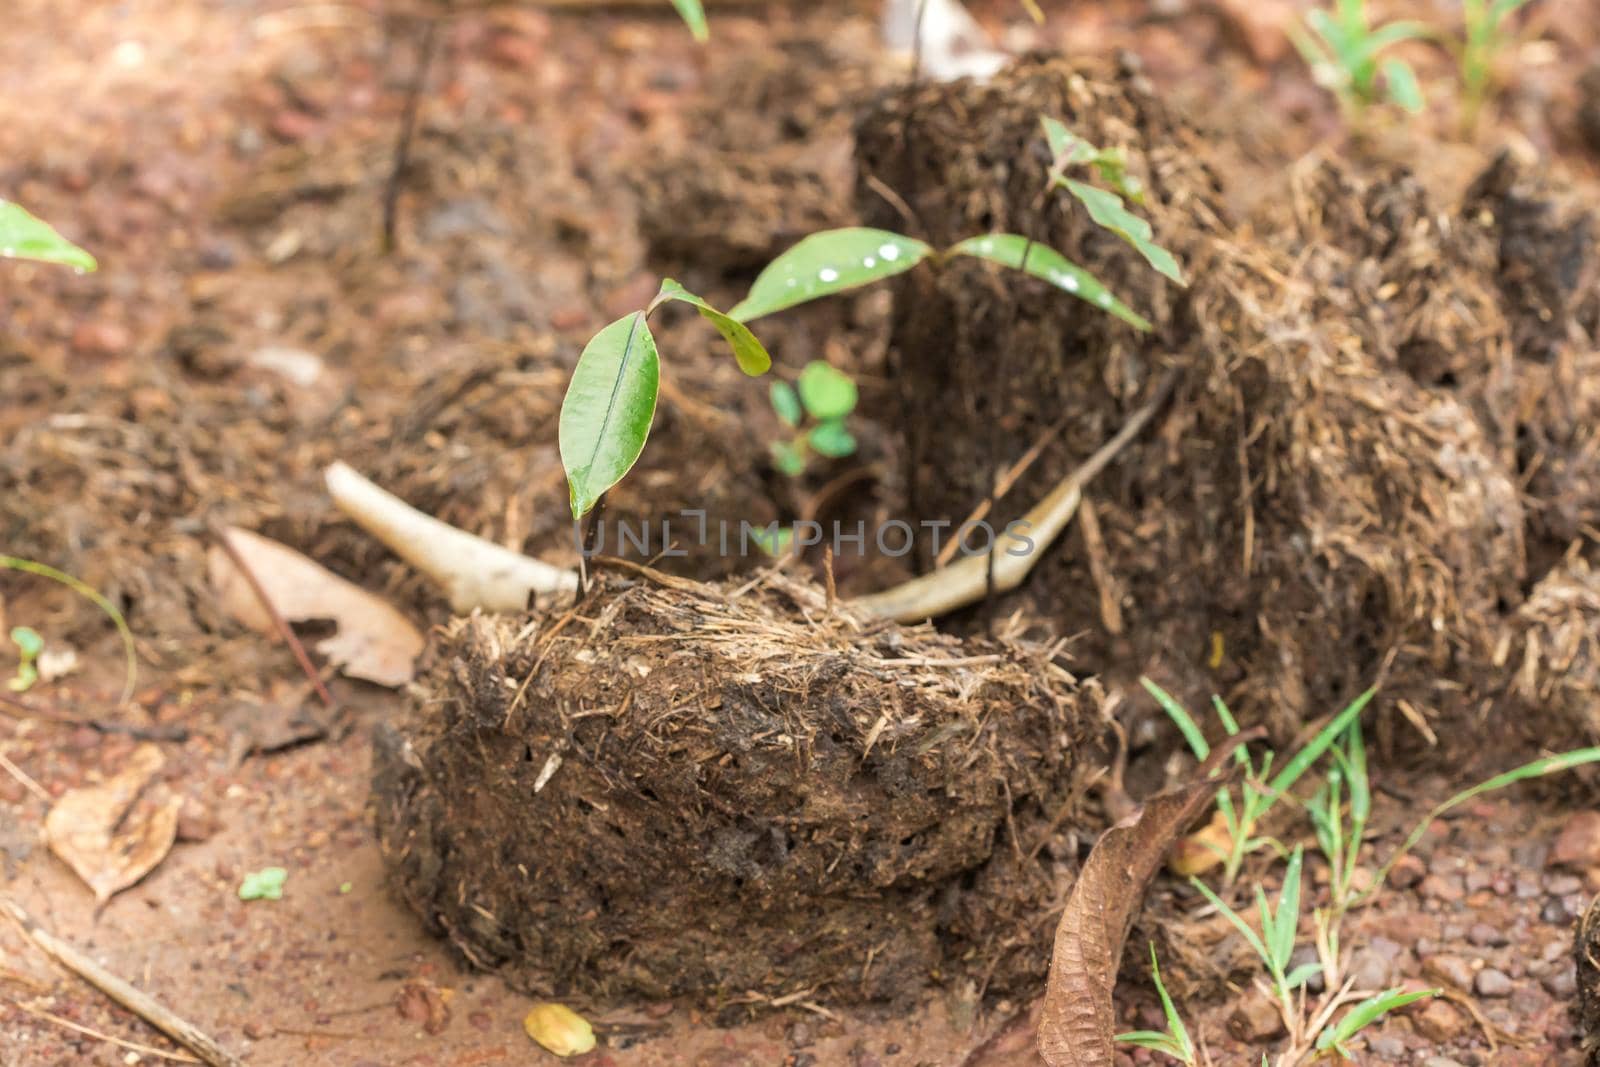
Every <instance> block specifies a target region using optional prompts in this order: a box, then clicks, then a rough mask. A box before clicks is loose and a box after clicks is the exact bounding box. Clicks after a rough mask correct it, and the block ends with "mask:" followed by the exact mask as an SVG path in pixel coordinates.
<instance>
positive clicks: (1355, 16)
mask: <svg viewBox="0 0 1600 1067" xmlns="http://www.w3.org/2000/svg"><path fill="white" fill-rule="evenodd" d="M1431 35H1432V33H1431V31H1430V30H1429V29H1428V27H1427V26H1426V25H1424V24H1423V23H1421V22H1416V21H1411V20H1405V19H1401V20H1397V21H1394V22H1389V23H1385V24H1384V25H1382V26H1379V27H1376V28H1374V27H1373V26H1372V25H1371V24H1370V23H1369V22H1368V18H1367V8H1366V3H1365V0H1334V8H1333V10H1332V11H1327V10H1324V9H1322V8H1313V9H1312V10H1310V11H1308V12H1306V15H1305V25H1304V26H1300V25H1293V26H1291V28H1290V33H1289V37H1290V39H1291V40H1292V41H1293V42H1294V45H1295V47H1296V48H1297V49H1299V51H1300V54H1301V56H1302V57H1304V59H1305V61H1306V64H1307V65H1308V66H1309V67H1310V68H1311V74H1312V77H1314V78H1315V79H1316V80H1317V83H1318V84H1319V85H1321V86H1322V87H1323V88H1325V89H1327V90H1328V91H1329V92H1331V93H1333V95H1334V97H1335V98H1337V99H1338V101H1339V107H1340V110H1342V111H1343V112H1344V114H1345V117H1346V119H1349V120H1356V119H1359V118H1361V116H1362V115H1363V114H1364V113H1365V111H1366V109H1367V108H1368V107H1369V106H1371V105H1373V104H1376V103H1379V102H1380V101H1382V100H1385V99H1387V100H1388V101H1390V102H1391V103H1394V104H1398V105H1399V106H1400V107H1402V108H1404V109H1405V110H1406V111H1409V112H1411V113H1413V114H1415V113H1417V112H1419V111H1421V110H1422V106H1423V99H1422V88H1421V86H1420V85H1418V83H1417V75H1416V72H1415V71H1413V70H1412V69H1411V65H1410V64H1409V63H1407V62H1406V61H1405V60H1403V59H1401V58H1399V57H1398V56H1385V55H1384V53H1386V52H1388V51H1389V50H1390V49H1392V48H1393V47H1394V46H1395V45H1397V44H1400V43H1401V42H1402V41H1414V40H1419V39H1422V38H1426V37H1429V36H1431Z"/></svg>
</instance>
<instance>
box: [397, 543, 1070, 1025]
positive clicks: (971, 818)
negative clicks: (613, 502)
mask: <svg viewBox="0 0 1600 1067" xmlns="http://www.w3.org/2000/svg"><path fill="white" fill-rule="evenodd" d="M638 573H639V574H643V572H642V571H641V572H638ZM774 581H775V582H779V583H781V584H778V585H775V586H769V587H763V588H757V589H754V590H751V591H748V592H742V593H740V595H738V596H734V595H732V593H733V590H731V589H730V588H729V587H726V586H719V585H706V584H699V583H693V582H687V581H683V580H678V579H667V580H662V579H660V578H659V577H652V576H649V575H647V574H646V575H644V576H642V577H641V576H636V572H634V571H624V570H621V569H613V570H611V571H609V572H605V573H604V574H603V576H602V577H601V578H600V580H599V583H598V585H597V587H596V588H595V589H594V590H593V591H592V593H591V595H590V596H589V597H588V598H587V599H586V600H584V601H583V602H581V603H580V604H579V605H578V606H577V607H576V608H575V609H574V610H573V611H572V612H570V613H564V614H563V613H554V612H553V613H550V614H544V615H536V616H532V617H500V618H485V617H481V616H479V617H473V618H470V619H461V620H458V621H456V622H455V623H453V624H452V625H451V626H450V627H449V628H448V629H447V630H446V631H445V632H444V634H443V636H442V638H441V640H440V642H439V647H438V649H437V653H438V655H437V659H436V662H437V666H436V667H435V668H434V670H433V673H432V674H431V676H429V677H428V678H427V679H425V681H424V683H423V685H422V686H421V687H420V688H419V690H418V692H419V698H418V700H417V702H416V705H415V706H414V709H413V712H414V713H413V715H412V716H411V718H410V721H409V722H406V723H404V724H402V725H401V726H400V729H399V731H398V732H392V731H391V732H389V733H387V734H386V736H385V737H384V739H383V740H382V741H381V742H380V744H379V748H378V758H377V773H376V784H375V804H376V807H377V812H378V818H377V824H378V833H379V838H380V841H381V844H382V847H383V850H384V853H385V856H386V859H387V861H388V864H389V867H390V869H391V872H392V874H393V875H394V881H395V884H396V886H397V888H398V890H399V892H400V895H401V896H402V897H403V898H404V899H405V900H406V901H408V902H409V903H410V904H411V906H412V907H414V908H415V909H416V910H417V911H418V913H419V914H421V915H422V917H423V918H424V920H425V921H426V922H427V924H428V925H429V926H430V927H431V928H432V929H434V930H435V931H437V932H438V933H441V934H443V935H445V936H446V937H448V938H449V939H450V941H451V942H452V943H453V944H454V945H455V946H456V947H457V948H458V949H459V950H460V951H461V952H462V954H463V955H464V956H466V957H467V958H468V959H469V960H471V961H472V962H473V963H475V964H477V965H478V966H480V967H485V968H492V969H496V970H499V971H501V972H503V973H504V974H505V975H506V977H507V978H508V979H509V980H510V981H511V982H512V983H513V984H515V985H516V986H518V987H519V988H522V989H526V990H531V991H538V992H542V993H546V994H555V995H566V994H569V993H585V994H599V995H608V994H616V993H622V992H635V993H642V994H644V995H647V996H667V995H676V994H689V995H694V996H696V997H698V998H701V999H703V1000H709V1001H718V1002H722V1003H724V1004H726V1003H729V1002H743V1001H748V1002H750V1003H753V1004H759V1003H762V1002H764V1001H766V1000H768V999H770V998H777V997H784V996H798V997H800V998H801V999H819V1000H833V999H847V1000H863V999H864V1000H885V999H903V998H905V997H907V996H910V995H911V994H912V993H913V992H914V991H915V990H916V989H917V988H919V987H920V986H921V985H922V984H923V983H924V982H925V981H927V980H928V979H929V978H930V976H933V975H935V974H939V975H942V976H945V977H951V976H955V975H966V976H968V977H970V978H972V979H973V980H974V981H975V982H977V983H978V984H979V985H980V987H983V988H987V989H992V990H999V989H1005V988H1009V987H1011V986H1013V984H1014V983H1016V982H1018V981H1020V980H1025V979H1026V980H1036V979H1038V978H1039V977H1041V976H1042V974H1043V972H1044V965H1045V959H1046V953H1047V946H1048V935H1049V931H1048V928H1047V924H1041V923H1040V922H1039V917H1040V916H1041V915H1044V914H1047V913H1048V909H1049V907H1050V906H1051V904H1052V902H1054V901H1055V900H1058V899H1059V894H1061V893H1062V892H1063V891H1064V889H1065V886H1064V885H1063V884H1062V883H1061V882H1060V881H1059V878H1058V875H1059V873H1060V868H1059V867H1058V865H1057V861H1058V859H1060V858H1061V857H1062V856H1065V855H1069V854H1070V856H1071V857H1072V858H1075V846H1074V845H1072V844H1071V841H1072V840H1074V838H1073V837H1072V835H1071V833H1070V832H1069V831H1068V829H1067V828H1070V827H1071V826H1072V825H1073V823H1074V807H1073V805H1074V802H1075V799H1076V797H1078V796H1079V795H1080V794H1079V793H1078V792H1077V790H1078V789H1079V788H1080V787H1081V786H1083V785H1084V784H1085V775H1086V774H1088V773H1089V772H1090V771H1091V770H1092V768H1093V766H1095V765H1096V761H1095V760H1092V759H1085V758H1084V756H1083V754H1082V745H1083V743H1084V737H1085V736H1086V734H1089V733H1092V732H1094V731H1095V730H1096V729H1097V724H1098V722H1099V713H1098V708H1097V704H1096V700H1095V696H1094V689H1093V688H1092V687H1087V686H1082V685H1079V684H1078V683H1076V682H1075V681H1073V679H1072V678H1071V677H1070V676H1068V675H1067V674H1066V673H1065V672H1064V671H1062V670H1061V669H1060V668H1059V667H1057V666H1054V665H1053V664H1052V663H1051V662H1050V660H1049V658H1048V655H1047V654H1045V653H1044V652H1043V650H1041V649H1031V648H1029V647H1026V646H1013V645H999V644H992V643H987V642H976V643H966V644H963V643H961V642H958V641H956V640H955V639H953V638H948V637H941V636H938V635H935V634H933V633H931V632H930V631H927V630H902V629H898V628H895V627H887V628H874V629H871V630H864V629H862V628H861V626H860V623H859V622H858V620H857V619H856V618H855V617H853V616H851V615H849V614H845V613H842V612H837V613H834V614H829V613H828V610H827V603H826V599H825V597H824V595H823V594H822V592H821V591H820V590H817V589H815V588H814V587H811V586H809V585H801V584H790V583H787V582H785V581H783V580H782V579H774ZM806 616H809V617H810V618H811V619H813V620H815V621H812V622H807V621H804V618H805V617H806ZM1063 850H1065V851H1063Z"/></svg>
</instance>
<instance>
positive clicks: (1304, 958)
mask: <svg viewBox="0 0 1600 1067" xmlns="http://www.w3.org/2000/svg"><path fill="white" fill-rule="evenodd" d="M1316 962H1317V950H1316V948H1315V947H1314V946H1311V945H1301V946H1300V947H1299V948H1297V949H1295V950H1294V955H1292V956H1290V957H1289V966H1288V972H1289V973H1291V974H1292V973H1294V972H1295V971H1297V970H1299V969H1300V968H1301V967H1303V966H1305V965H1306V964H1308V963H1316ZM1326 988H1327V983H1326V982H1324V981H1323V980H1322V972H1321V971H1320V970H1319V971H1318V972H1317V973H1316V974H1313V975H1312V976H1311V977H1310V978H1308V979H1306V992H1307V993H1313V994H1315V993H1320V992H1322V991H1323V990H1324V989H1326Z"/></svg>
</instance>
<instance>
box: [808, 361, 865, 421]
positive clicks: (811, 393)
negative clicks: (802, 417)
mask: <svg viewBox="0 0 1600 1067" xmlns="http://www.w3.org/2000/svg"><path fill="white" fill-rule="evenodd" d="M798 384H799V386H800V402H801V403H803V404H804V405H805V406H806V411H807V412H808V413H810V415H811V417H812V418H813V419H818V420H821V419H842V418H844V417H845V416H846V415H848V414H850V413H851V412H852V411H854V410H855V409H856V397H857V393H856V383H855V379H853V378H851V377H850V375H848V374H846V373H844V372H843V371H840V370H835V369H833V367H831V366H829V365H828V364H827V363H824V362H823V361H822V360H820V359H814V360H812V361H811V362H810V363H807V364H806V368H805V370H803V371H801V372H800V381H799V383H798Z"/></svg>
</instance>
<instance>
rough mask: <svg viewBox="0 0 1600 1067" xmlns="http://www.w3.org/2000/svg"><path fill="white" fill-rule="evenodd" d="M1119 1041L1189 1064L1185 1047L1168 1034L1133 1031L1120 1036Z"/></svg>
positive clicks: (1152, 1031) (1151, 1031)
mask: <svg viewBox="0 0 1600 1067" xmlns="http://www.w3.org/2000/svg"><path fill="white" fill-rule="evenodd" d="M1117 1040H1118V1041H1121V1042H1122V1043H1123V1044H1125V1045H1132V1046H1134V1047H1135V1048H1147V1049H1149V1050H1150V1051H1151V1052H1159V1053H1161V1054H1163V1055H1166V1056H1171V1057H1172V1058H1173V1059H1175V1060H1177V1061H1178V1062H1180V1063H1188V1062H1189V1060H1188V1059H1186V1058H1185V1053H1184V1050H1183V1046H1181V1045H1179V1044H1178V1043H1177V1042H1176V1041H1174V1040H1173V1039H1172V1038H1170V1037H1168V1036H1167V1035H1166V1034H1162V1033H1157V1032H1156V1031H1154V1030H1131V1031H1129V1032H1128V1033H1126V1034H1118V1035H1117Z"/></svg>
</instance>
